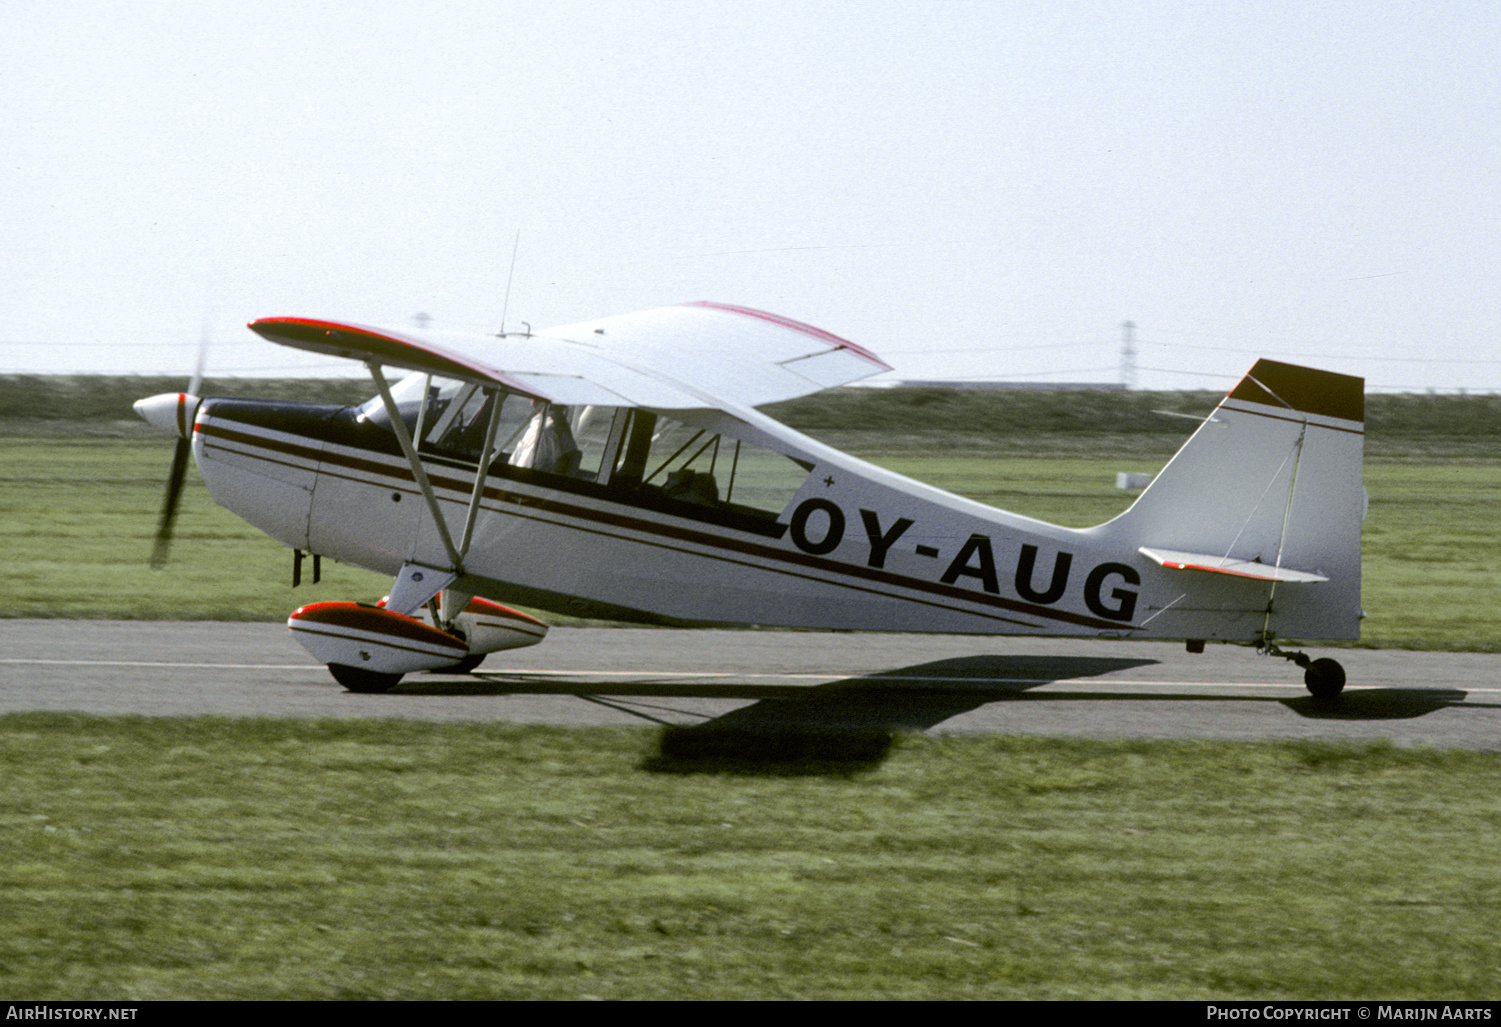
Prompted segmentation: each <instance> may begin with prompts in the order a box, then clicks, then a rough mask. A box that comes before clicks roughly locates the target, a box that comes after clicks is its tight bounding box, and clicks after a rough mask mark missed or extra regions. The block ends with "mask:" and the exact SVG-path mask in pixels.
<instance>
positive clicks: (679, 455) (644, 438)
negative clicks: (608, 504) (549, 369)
mask: <svg viewBox="0 0 1501 1027" xmlns="http://www.w3.org/2000/svg"><path fill="white" fill-rule="evenodd" d="M625 413H627V414H629V422H630V423H629V424H628V425H627V426H626V429H625V430H624V431H622V432H619V434H620V435H621V442H620V445H619V453H620V455H619V457H618V459H617V461H616V462H615V464H614V465H613V468H614V469H613V472H612V474H611V477H610V484H611V485H613V486H617V487H623V488H636V489H641V490H651V491H653V492H655V493H657V494H659V495H661V496H662V497H663V498H665V499H668V500H673V501H676V502H681V503H687V504H691V505H694V506H698V507H705V508H716V507H720V508H729V509H740V510H744V511H746V512H750V511H760V512H763V513H770V514H773V515H776V514H780V513H781V512H782V510H783V509H784V508H785V507H786V505H787V503H788V502H789V501H790V500H791V499H792V497H793V495H794V494H795V493H796V492H797V490H798V489H799V488H801V487H802V484H803V481H804V479H806V478H807V477H808V468H807V467H806V466H804V465H802V464H799V463H798V462H796V461H794V460H793V459H791V458H790V457H787V456H784V455H783V454H781V453H775V452H772V451H771V450H768V449H764V448H762V447H760V446H756V445H752V444H751V443H748V442H743V441H741V440H740V439H735V438H731V437H729V436H727V435H723V434H719V433H715V432H711V431H709V430H707V429H703V428H695V427H693V426H692V425H688V424H683V423H682V422H680V421H675V420H673V419H671V418H669V417H667V416H665V415H660V414H654V413H652V412H651V411H647V410H630V411H625Z"/></svg>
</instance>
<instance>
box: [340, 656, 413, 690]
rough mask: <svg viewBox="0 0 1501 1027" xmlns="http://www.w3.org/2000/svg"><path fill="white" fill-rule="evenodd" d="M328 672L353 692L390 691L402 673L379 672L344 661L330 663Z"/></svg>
mask: <svg viewBox="0 0 1501 1027" xmlns="http://www.w3.org/2000/svg"><path fill="white" fill-rule="evenodd" d="M328 672H329V673H330V674H332V675H333V676H334V680H335V681H337V682H338V683H339V684H341V685H343V686H344V687H345V688H347V689H349V690H350V691H351V692H389V691H390V690H391V689H392V688H393V687H394V686H395V685H396V683H397V682H398V681H400V680H401V675H400V674H379V673H377V672H375V671H373V670H364V669H363V668H360V667H349V666H346V665H344V664H342V663H330V664H329V665H328Z"/></svg>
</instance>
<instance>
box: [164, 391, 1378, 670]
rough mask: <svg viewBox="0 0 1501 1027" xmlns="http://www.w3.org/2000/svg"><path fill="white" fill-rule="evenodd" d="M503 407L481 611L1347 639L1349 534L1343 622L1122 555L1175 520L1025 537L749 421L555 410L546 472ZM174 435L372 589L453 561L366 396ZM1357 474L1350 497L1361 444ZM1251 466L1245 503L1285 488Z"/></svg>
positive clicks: (448, 468) (1226, 581)
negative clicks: (1255, 479) (562, 447)
mask: <svg viewBox="0 0 1501 1027" xmlns="http://www.w3.org/2000/svg"><path fill="white" fill-rule="evenodd" d="M415 377H416V379H417V380H418V383H419V384H418V386H416V387H415V389H408V391H407V395H408V396H411V395H412V394H413V392H414V391H415V395H416V396H418V397H421V396H422V395H423V389H424V388H428V389H431V390H432V391H431V401H430V402H424V403H422V404H418V405H417V406H418V407H420V409H417V408H413V409H411V410H410V411H409V413H408V414H407V415H406V416H404V420H410V422H411V423H410V424H409V427H410V428H412V429H413V430H412V434H413V435H414V436H415V437H416V438H417V440H418V452H419V455H420V457H421V463H422V466H423V468H424V469H425V471H426V474H427V477H428V478H429V479H430V481H431V485H432V489H433V493H434V495H435V497H436V500H437V503H438V506H439V508H440V510H441V511H442V513H443V515H444V518H445V520H446V522H447V527H448V529H449V533H450V535H453V536H457V535H458V533H459V532H460V530H461V529H462V527H463V525H464V523H465V520H466V515H467V513H468V509H469V507H470V502H471V496H472V494H473V490H474V484H475V477H476V475H477V474H479V473H480V469H479V466H478V458H477V450H476V449H475V446H474V445H473V444H472V442H466V441H464V439H465V436H464V432H465V430H466V425H470V424H474V423H477V421H478V420H479V417H478V414H479V403H480V394H479V393H474V395H473V396H472V397H470V396H467V395H466V394H464V393H463V392H461V391H457V390H453V389H450V390H449V394H448V396H449V398H448V400H447V402H446V403H444V402H443V401H441V400H440V398H439V391H438V390H437V388H436V387H435V386H433V385H432V381H431V379H428V381H427V385H426V386H422V385H421V380H422V376H420V375H419V376H415ZM398 392H400V390H399V389H398ZM513 399H514V400H516V401H518V402H517V404H516V409H514V410H513V411H511V412H509V413H507V414H506V416H505V419H503V421H502V425H501V430H500V437H499V438H497V448H498V452H499V454H500V455H499V456H498V457H496V458H495V459H493V460H491V461H490V462H489V466H488V467H487V468H485V470H484V472H483V484H482V488H481V491H480V493H479V500H478V504H477V513H476V516H475V518H474V521H473V527H472V544H471V545H469V546H468V547H467V551H466V552H465V554H464V558H463V566H462V574H461V577H460V579H459V580H458V581H457V582H456V583H455V585H454V587H455V588H456V589H459V590H461V591H463V592H467V593H470V594H474V595H479V596H483V597H486V598H490V599H493V600H496V601H498V602H503V603H516V604H521V605H527V606H532V607H535V608H540V609H544V610H551V611H555V612H561V613H567V614H574V615H579V616H586V617H598V618H609V619H626V620H644V621H655V622H662V623H681V624H760V625H776V626H789V627H804V628H823V629H848V630H880V631H924V632H960V633H984V634H993V633H1001V634H1033V635H1090V636H1101V635H1103V636H1110V637H1141V638H1204V639H1233V640H1251V639H1253V638H1254V637H1256V635H1257V633H1258V631H1262V630H1264V629H1266V627H1267V626H1268V624H1269V622H1270V618H1271V616H1272V614H1271V613H1269V611H1273V612H1274V613H1275V615H1276V617H1278V618H1280V621H1279V624H1278V625H1274V626H1278V627H1280V629H1281V634H1282V635H1284V636H1286V635H1289V634H1296V635H1299V636H1302V637H1318V638H1339V637H1351V633H1352V629H1353V631H1355V632H1358V590H1359V582H1358V561H1359V555H1358V546H1359V543H1358V520H1357V522H1356V532H1357V534H1356V540H1355V547H1356V551H1355V562H1356V580H1355V582H1354V589H1355V596H1356V600H1355V603H1356V611H1357V613H1356V615H1355V616H1354V617H1352V616H1351V613H1350V605H1351V604H1350V601H1349V596H1348V594H1347V592H1348V585H1346V586H1344V588H1345V591H1344V592H1341V593H1340V594H1339V602H1338V603H1336V604H1333V605H1332V606H1331V605H1330V604H1329V602H1328V599H1329V594H1330V590H1329V589H1327V588H1326V589H1325V590H1324V591H1323V592H1322V593H1315V594H1313V595H1312V596H1310V593H1311V592H1313V591H1314V589H1311V588H1309V587H1307V586H1296V587H1289V586H1274V585H1270V584H1269V583H1268V582H1266V581H1262V580H1255V579H1248V578H1244V577H1236V576H1233V575H1225V574H1198V573H1196V572H1193V571H1188V572H1185V571H1182V570H1175V569H1170V568H1167V567H1164V566H1162V565H1161V564H1160V563H1159V562H1158V561H1154V560H1153V559H1151V558H1149V557H1148V556H1147V555H1144V554H1143V553H1142V552H1141V549H1142V547H1144V546H1152V545H1164V546H1169V547H1172V545H1173V544H1174V543H1175V542H1179V541H1181V539H1180V538H1178V535H1181V534H1183V533H1184V532H1185V531H1188V532H1191V530H1192V528H1191V523H1192V520H1191V518H1183V517H1180V518H1178V520H1179V521H1180V522H1182V524H1183V525H1185V526H1184V527H1179V528H1175V529H1174V531H1173V532H1169V535H1172V537H1155V536H1152V533H1151V531H1150V530H1146V531H1145V532H1144V531H1143V527H1144V526H1145V527H1146V528H1147V529H1150V525H1148V524H1146V522H1145V521H1144V519H1143V518H1142V517H1136V518H1134V519H1133V518H1130V517H1126V518H1124V519H1118V520H1117V521H1114V522H1111V523H1110V524H1107V525H1102V526H1100V527H1098V528H1090V529H1070V528H1064V527H1059V526H1056V525H1051V524H1046V523H1044V522H1041V521H1037V520H1033V519H1031V518H1027V517H1022V516H1019V515H1016V514H1012V513H1008V512H1006V511H1003V510H998V509H994V508H991V507H987V506H985V505H983V504H979V503H975V502H973V501H970V500H966V499H963V498H961V497H958V496H954V495H951V494H948V493H945V492H943V491H941V490H938V489H934V488H932V487H930V486H926V485H923V484H921V483H919V482H916V481H913V480H911V479H908V478H905V477H902V476H900V475H897V474H894V473H892V472H889V471H886V470H883V469H881V468H877V467H874V466H872V465H870V464H867V463H865V462H863V461H860V460H858V459H856V458H854V457H851V456H849V455H847V454H844V453H841V452H839V451H837V450H834V449H832V448H830V447H828V446H825V445H823V444H821V443H818V442H817V441H815V440H813V439H810V438H808V437H806V436H804V435H801V434H800V433H798V432H796V431H793V430H792V429H790V428H787V427H785V426H784V425H781V424H779V423H778V422H776V421H774V420H772V419H770V418H768V417H766V416H764V415H762V414H760V413H758V412H757V411H754V410H749V409H742V410H715V409H702V410H672V411H651V410H642V409H633V408H625V407H620V408H602V407H588V408H583V409H574V410H568V409H567V408H555V411H554V412H553V413H552V415H551V416H553V420H554V421H556V422H558V423H559V425H560V427H559V428H558V430H565V429H566V433H568V434H570V435H571V438H569V439H568V441H567V443H566V445H567V446H572V447H573V449H572V450H569V451H568V455H569V459H563V460H560V461H559V462H558V463H557V464H556V465H553V466H546V465H544V464H543V462H542V460H543V457H541V456H540V455H534V452H535V453H538V454H540V451H541V449H540V447H539V446H538V444H537V440H536V435H537V427H538V425H541V426H542V427H543V428H546V427H549V426H550V425H551V422H547V421H545V420H544V419H543V417H541V416H540V415H539V413H538V412H537V411H536V410H534V409H532V408H528V407H526V406H523V405H521V404H522V402H524V398H523V397H519V396H517V397H513ZM465 403H471V404H472V405H471V406H469V407H466V406H465V405H464V404H465ZM407 409H408V408H406V407H403V410H407ZM529 417H530V418H532V420H531V421H530V427H528V423H529V422H528V418H529ZM1268 430H1269V431H1270V430H1273V429H1272V428H1268ZM1276 430H1281V429H1280V428H1278V429H1276ZM528 431H531V432H532V433H533V435H532V442H531V443H528V441H527V440H528V434H527V432H528ZM508 435H509V438H508V439H507V436H508ZM472 436H473V432H472V431H470V432H469V437H470V438H472ZM193 440H194V455H195V457H196V459H197V463H198V466H199V468H200V470H201V472H202V474H203V478H204V480H205V482H206V483H207V484H208V487H209V489H210V491H211V493H212V495H213V497H214V499H215V500H216V501H217V502H218V503H219V504H220V505H222V506H225V507H227V508H229V509H230V510H232V511H234V512H235V513H237V514H239V515H240V516H241V517H243V518H244V519H245V520H247V521H249V522H250V523H252V524H254V525H255V526H256V527H258V528H260V529H261V530H263V531H265V532H266V533H267V534H268V535H270V536H271V537H273V538H275V539H276V540H277V541H278V542H280V543H282V544H283V545H286V546H288V547H291V548H294V549H298V550H305V551H309V552H312V553H317V554H320V555H322V556H325V557H329V558H332V559H335V560H339V561H342V562H345V563H349V564H354V565H357V566H360V567H365V568H368V569H370V570H374V571H378V572H380V573H383V574H395V573H396V572H397V571H398V569H399V568H400V567H401V566H402V565H403V564H405V563H409V562H416V563H422V564H429V565H433V566H441V565H443V564H445V563H447V562H451V561H450V560H449V559H448V557H447V556H446V555H445V547H444V544H443V541H442V538H441V536H440V534H439V532H438V531H437V530H436V528H435V525H434V523H433V518H432V514H431V512H430V510H429V507H428V504H427V503H426V502H425V500H424V497H423V496H422V494H421V491H420V488H419V486H418V483H417V480H416V476H415V475H414V473H413V470H412V467H411V466H410V464H409V462H408V460H407V458H406V457H405V456H404V455H403V454H402V451H401V449H400V447H399V445H398V442H397V439H396V437H395V434H394V433H393V431H392V429H391V425H390V423H389V422H388V421H386V422H384V423H383V421H382V417H381V415H380V412H379V410H378V409H377V408H376V407H374V406H373V405H367V406H366V407H363V408H337V407H330V406H313V405H304V404H287V403H273V402H261V401H253V400H230V399H209V400H205V401H204V402H203V403H202V404H201V406H200V407H199V409H198V412H197V418H196V423H195V425H194V433H193ZM502 440H505V441H502ZM529 445H530V446H531V447H532V448H530V449H529V448H527V447H528V446H529ZM1299 445H1300V446H1301V441H1300V442H1299ZM523 450H525V451H526V455H525V456H523V455H522V452H523ZM492 452H493V451H492ZM1300 452H1301V450H1300ZM548 459H549V460H551V459H554V458H552V457H549V458H548ZM1278 459H1282V461H1283V463H1284V464H1286V459H1285V457H1278ZM1356 461H1357V466H1356V483H1357V485H1358V451H1357V456H1356ZM1267 466H1268V468H1269V469H1268V470H1267V471H1266V472H1265V475H1266V477H1267V482H1259V483H1252V484H1251V485H1248V486H1246V488H1247V489H1250V491H1251V492H1255V491H1256V490H1260V491H1261V492H1262V493H1263V494H1265V493H1266V492H1267V490H1268V483H1269V482H1274V481H1277V480H1281V478H1280V477H1279V476H1282V477H1285V476H1286V475H1285V474H1284V472H1283V471H1281V470H1276V469H1275V461H1273V462H1270V463H1268V465H1267ZM1211 487H1212V485H1211ZM1292 489H1293V484H1292V481H1291V480H1289V481H1288V484H1287V490H1288V494H1289V496H1291V494H1292ZM1242 491H1245V489H1242ZM1346 491H1348V490H1346ZM1248 494H1250V493H1248ZM1349 501H1350V500H1349V499H1348V497H1342V498H1341V499H1340V503H1341V504H1343V505H1344V506H1348V503H1349ZM1288 506H1289V508H1291V500H1289V502H1288ZM1259 508H1260V507H1259V506H1257V507H1254V508H1253V509H1252V510H1251V511H1250V512H1248V514H1247V517H1246V520H1245V523H1244V524H1242V525H1240V526H1239V529H1240V534H1239V535H1237V536H1236V538H1237V541H1236V543H1235V545H1238V546H1242V548H1244V545H1242V543H1241V542H1240V541H1239V539H1241V538H1242V537H1245V536H1246V534H1247V532H1248V531H1249V532H1250V535H1251V536H1252V538H1250V539H1249V540H1248V541H1247V543H1246V544H1247V545H1249V544H1251V543H1252V542H1255V545H1256V546H1260V547H1261V548H1260V549H1255V547H1254V546H1253V549H1254V551H1255V553H1256V554H1257V555H1256V557H1255V558H1256V559H1258V560H1260V559H1262V556H1261V553H1262V552H1263V551H1264V550H1265V549H1266V545H1265V544H1263V543H1261V542H1257V541H1256V540H1255V538H1254V536H1255V535H1256V534H1257V532H1261V533H1262V534H1265V533H1266V532H1268V531H1273V530H1275V527H1274V525H1273V522H1277V523H1280V524H1281V536H1282V538H1281V540H1280V541H1279V543H1278V553H1279V554H1281V553H1282V552H1283V551H1284V550H1285V549H1286V547H1287V535H1288V532H1287V526H1286V525H1287V522H1286V518H1285V517H1284V516H1283V514H1282V512H1281V511H1277V512H1276V516H1275V517H1273V516H1270V515H1269V514H1268V513H1267V511H1263V512H1262V513H1261V514H1257V513H1256V510H1257V509H1259ZM1342 508H1343V507H1342ZM1268 509H1270V507H1269V508H1268ZM1262 522H1265V524H1263V523H1262ZM1234 528H1235V526H1230V528H1229V529H1226V531H1234ZM1224 533H1225V532H1224V531H1222V532H1221V534H1224ZM1309 544H1310V545H1312V542H1310V543H1309ZM1180 548H1181V547H1180ZM1251 552H1252V550H1247V551H1246V553H1244V554H1242V555H1244V557H1245V558H1246V559H1250V558H1251V555H1250V554H1251ZM1278 587H1281V589H1282V591H1281V592H1280V593H1279V592H1278V591H1277V588H1278ZM1317 587H1322V586H1315V588H1317ZM1274 594H1275V595H1276V603H1275V604H1273V602H1272V598H1273V595H1274ZM1321 610H1323V611H1325V612H1322V613H1321V612H1320V611H1321ZM1331 610H1332V611H1334V612H1329V611H1331Z"/></svg>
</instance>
